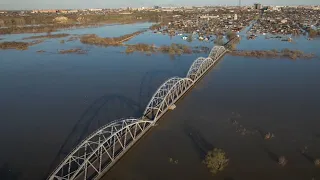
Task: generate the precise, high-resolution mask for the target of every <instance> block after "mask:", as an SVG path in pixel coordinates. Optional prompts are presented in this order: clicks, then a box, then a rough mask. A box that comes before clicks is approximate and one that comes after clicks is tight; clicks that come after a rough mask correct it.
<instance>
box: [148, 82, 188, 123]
mask: <svg viewBox="0 0 320 180" xmlns="http://www.w3.org/2000/svg"><path fill="white" fill-rule="evenodd" d="M192 84H193V81H192V80H191V79H190V78H179V77H173V78H171V79H169V80H167V81H166V82H165V83H163V84H162V85H161V86H160V87H159V88H158V90H157V91H156V93H155V94H154V95H153V96H152V98H151V100H150V101H149V103H148V106H147V107H146V109H145V111H144V117H147V118H148V119H151V120H158V118H159V117H161V116H162V115H163V114H164V113H165V112H166V111H167V110H168V108H169V107H170V106H171V105H172V104H174V103H175V102H176V101H177V100H178V99H179V98H180V97H181V96H182V95H183V94H184V93H185V92H186V91H187V90H188V89H189V88H190V86H192Z"/></svg>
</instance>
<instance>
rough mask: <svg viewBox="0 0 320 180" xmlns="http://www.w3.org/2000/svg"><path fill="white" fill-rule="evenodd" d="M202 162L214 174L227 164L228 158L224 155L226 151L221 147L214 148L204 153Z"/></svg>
mask: <svg viewBox="0 0 320 180" xmlns="http://www.w3.org/2000/svg"><path fill="white" fill-rule="evenodd" d="M203 163H204V164H206V166H207V167H208V169H209V170H210V172H211V173H212V174H216V173H218V172H219V171H223V169H224V168H225V167H226V166H227V165H228V163H229V159H228V158H227V157H226V153H225V152H224V151H223V150H222V149H217V148H215V149H214V150H212V151H209V152H208V154H207V155H206V158H205V160H204V161H203Z"/></svg>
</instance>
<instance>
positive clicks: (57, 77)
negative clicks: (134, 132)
mask: <svg viewBox="0 0 320 180" xmlns="http://www.w3.org/2000/svg"><path fill="white" fill-rule="evenodd" d="M149 26H150V24H149V23H144V24H137V25H134V26H130V25H113V26H105V27H99V28H90V29H86V28H85V29H76V30H67V31H62V32H67V33H70V34H87V33H97V34H98V35H99V36H109V37H110V36H119V35H123V34H126V33H131V32H134V31H137V30H141V29H144V28H147V27H149ZM27 36H30V35H8V36H3V37H0V38H4V40H7V41H9V40H11V39H13V40H19V39H22V38H23V37H27ZM62 39H63V38H62ZM64 39H67V38H64ZM4 40H3V41H4ZM60 40H61V39H54V40H46V41H45V42H44V43H42V44H38V45H35V46H32V47H30V48H29V50H27V51H16V50H5V51H0V85H1V86H0V142H1V148H0V167H1V169H0V179H1V180H2V178H3V177H5V178H6V177H8V176H10V177H11V179H14V178H16V177H17V178H16V179H26V180H37V179H41V178H44V177H45V175H46V174H47V173H48V170H49V169H50V168H52V167H54V165H55V164H56V163H57V161H58V159H59V158H61V157H63V156H64V155H65V154H67V153H69V151H70V149H71V148H72V147H73V146H74V145H75V144H76V143H77V142H78V141H79V140H81V139H83V138H84V137H85V136H86V135H87V134H89V133H90V132H92V131H94V130H95V129H97V128H98V127H100V126H102V125H104V124H106V123H107V122H109V121H112V120H115V119H119V118H126V117H140V116H141V115H142V111H143V110H144V107H145V106H146V105H147V102H148V101H149V99H150V98H151V96H152V94H153V93H154V92H155V90H156V89H157V88H158V86H160V85H161V84H162V83H163V82H164V81H165V80H166V79H168V78H170V77H172V76H180V77H183V76H185V75H186V74H187V71H188V69H189V67H190V65H191V64H192V62H193V61H194V60H195V59H196V58H197V57H199V56H207V54H193V55H182V56H180V57H176V58H174V59H172V58H171V57H169V56H168V55H163V54H155V55H152V56H146V55H143V54H140V53H134V54H132V55H126V54H124V53H123V52H124V51H125V48H123V47H109V48H104V47H95V46H91V45H83V44H81V43H80V42H78V41H74V42H66V43H65V44H60ZM140 42H141V43H153V44H156V45H163V44H171V43H187V42H185V41H182V40H181V37H172V38H170V37H168V36H164V35H162V34H154V33H152V32H146V33H144V34H141V35H139V36H137V37H135V38H133V39H132V40H130V41H129V42H127V43H128V44H131V43H132V44H133V43H140ZM187 44H188V43H187ZM189 45H191V46H198V45H205V46H208V47H212V46H213V44H210V43H204V42H198V41H193V42H192V43H191V44H189ZM319 45H320V41H318V40H315V41H307V40H306V39H305V38H304V37H299V38H296V39H295V43H293V44H290V43H287V42H281V41H277V40H264V39H263V37H261V38H258V39H257V40H251V41H249V40H246V39H245V38H243V40H242V41H241V43H240V45H239V46H238V48H239V49H282V48H285V47H288V48H293V49H300V50H303V51H306V52H313V53H317V55H318V56H320V54H319V49H318V48H317V47H319ZM68 48H83V49H86V50H88V54H85V55H74V54H63V55H61V54H58V53H57V50H59V49H68ZM38 50H45V51H46V52H45V53H36V51H38ZM319 78H320V61H319V59H313V60H296V61H292V60H288V59H263V58H262V59H256V58H242V57H232V56H228V55H227V56H225V57H224V58H223V59H222V60H221V61H220V63H219V64H218V65H217V66H216V67H214V68H213V69H212V70H211V71H210V72H209V73H208V74H207V75H206V76H205V77H204V78H203V79H202V80H201V81H200V82H199V83H198V84H197V85H196V86H195V88H193V89H192V90H191V91H190V92H189V93H188V94H187V95H186V96H185V97H184V98H183V99H181V100H180V101H179V102H178V103H177V108H176V109H175V110H174V111H172V112H169V113H167V114H166V115H165V116H164V117H163V118H162V119H161V120H160V121H159V124H158V126H156V127H154V128H153V129H152V130H151V131H150V132H148V133H147V135H146V136H145V137H143V138H142V140H141V141H139V143H138V144H137V145H135V146H134V148H132V149H131V150H130V151H129V152H128V153H127V154H126V155H125V156H124V157H123V158H122V159H121V160H120V161H119V162H118V163H117V164H116V165H115V166H114V167H113V168H112V169H111V171H109V172H108V173H107V174H106V175H105V177H104V178H103V179H118V180H120V179H121V180H123V179H124V180H133V179H137V180H138V179H139V180H145V179H159V180H160V179H161V180H162V179H222V180H242V179H245V180H250V179H252V180H256V179H268V180H269V179H297V180H308V179H310V180H311V179H312V178H313V177H316V178H320V174H319V173H320V171H319V168H318V169H317V168H316V167H315V165H314V164H313V162H311V160H310V158H309V159H308V158H306V157H304V156H302V155H301V154H300V153H299V149H301V148H304V147H305V146H307V147H308V155H309V156H310V157H312V158H317V157H318V158H320V130H319V127H320V121H319V119H320V114H319V111H318V107H319V105H320V94H319V92H320V83H319ZM234 120H236V121H237V122H238V124H233V123H231V122H232V121H234ZM240 126H241V128H246V129H247V130H248V132H252V133H250V134H245V135H242V134H241V132H237V129H241V128H240ZM264 132H272V133H274V135H275V137H274V138H273V139H271V140H264V137H262V135H263V133H264ZM194 137H197V138H194ZM214 147H217V148H222V149H224V150H225V151H226V153H227V155H228V157H229V158H230V163H229V165H228V167H227V168H226V169H225V170H224V171H223V172H221V173H219V174H217V175H216V176H214V177H213V176H212V175H211V174H210V172H209V171H208V169H207V168H206V167H205V165H203V164H202V160H203V158H204V155H205V151H208V150H211V149H212V148H214ZM68 150H69V151H68ZM279 156H285V157H286V158H287V160H288V163H287V165H286V166H284V167H281V166H280V165H278V163H277V162H276V157H279ZM170 158H171V159H173V160H177V163H172V162H170ZM9 170H10V171H9Z"/></svg>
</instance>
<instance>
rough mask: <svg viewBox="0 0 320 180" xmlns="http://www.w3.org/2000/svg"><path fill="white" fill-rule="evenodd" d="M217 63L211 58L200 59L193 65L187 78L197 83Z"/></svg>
mask: <svg viewBox="0 0 320 180" xmlns="http://www.w3.org/2000/svg"><path fill="white" fill-rule="evenodd" d="M214 63H215V61H214V60H213V59H211V58H210V57H209V58H203V57H200V58H198V59H197V60H195V61H194V62H193V64H192V65H191V67H190V69H189V71H188V74H187V78H190V79H192V80H193V81H197V80H198V79H199V78H200V77H201V76H202V75H203V74H204V73H205V72H206V71H207V70H208V69H209V68H210V67H211V66H212V65H213V64H214Z"/></svg>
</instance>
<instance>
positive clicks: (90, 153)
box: [48, 46, 227, 180]
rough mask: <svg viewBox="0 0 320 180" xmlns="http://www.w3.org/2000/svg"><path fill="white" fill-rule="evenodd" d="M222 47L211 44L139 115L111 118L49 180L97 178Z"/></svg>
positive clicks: (209, 65) (204, 70) (208, 66)
mask: <svg viewBox="0 0 320 180" xmlns="http://www.w3.org/2000/svg"><path fill="white" fill-rule="evenodd" d="M226 52H227V49H226V48H225V47H224V46H214V47H213V48H212V50H211V52H210V54H209V56H208V57H207V58H203V57H199V58H197V59H196V60H195V61H194V62H193V64H192V65H191V67H190V69H189V71H188V74H187V75H186V77H173V78H170V79H169V80H167V81H166V82H164V83H163V84H162V85H161V86H160V87H159V88H158V89H157V91H156V92H155V93H154V95H153V96H152V98H151V100H150V101H149V103H148V105H147V107H146V109H145V111H144V113H143V115H142V116H141V117H140V118H131V119H120V120H116V121H113V122H111V123H109V124H107V125H105V126H103V127H101V128H100V129H98V130H97V131H95V132H94V133H92V134H91V135H89V136H88V137H87V138H85V139H84V140H83V141H82V142H81V143H80V144H79V145H78V146H76V147H75V148H74V149H73V150H72V151H71V152H70V153H69V155H67V156H66V157H65V159H64V160H63V161H62V162H61V163H60V164H59V165H58V167H57V168H56V169H55V170H54V171H53V172H52V173H51V174H50V175H49V177H48V180H82V179H83V180H88V179H90V180H98V179H100V178H101V177H102V176H103V175H104V174H105V173H106V172H107V171H108V170H109V169H110V168H111V167H112V166H113V165H114V164H115V163H116V162H117V161H118V160H119V159H120V158H121V157H122V156H123V155H124V154H125V153H126V152H127V151H128V150H130V148H131V147H132V146H133V145H134V144H135V143H136V142H137V141H139V140H140V138H141V137H143V135H144V134H145V133H146V132H148V130H149V129H150V128H152V127H153V126H154V125H156V122H157V121H158V120H159V119H161V117H162V116H163V115H164V114H165V113H166V112H167V111H168V110H169V109H170V108H171V107H172V106H173V105H174V104H175V103H176V102H177V101H178V100H179V99H180V98H181V97H182V96H184V95H185V94H186V92H188V91H189V90H191V89H192V87H193V86H194V85H195V84H196V83H197V82H198V81H199V80H200V79H201V78H202V77H203V76H204V75H205V74H206V73H207V72H208V71H209V70H210V69H211V68H212V67H213V66H214V65H215V64H216V63H217V62H218V61H219V60H220V59H221V58H222V57H223V56H224V55H225V53H226Z"/></svg>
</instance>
